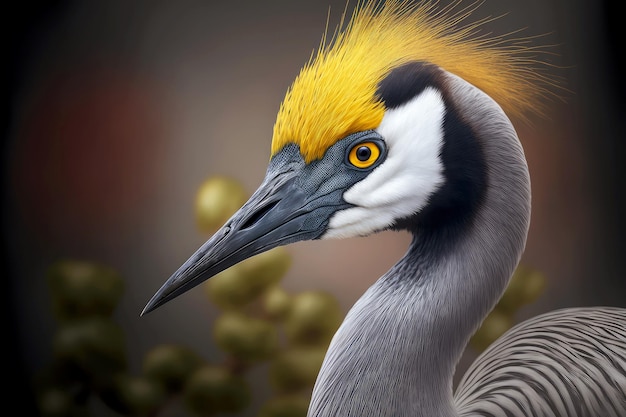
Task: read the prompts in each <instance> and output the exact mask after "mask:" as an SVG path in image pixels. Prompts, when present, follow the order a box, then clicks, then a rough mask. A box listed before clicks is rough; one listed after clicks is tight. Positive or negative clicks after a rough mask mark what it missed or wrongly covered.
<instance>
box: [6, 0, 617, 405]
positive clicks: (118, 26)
mask: <svg viewBox="0 0 626 417" xmlns="http://www.w3.org/2000/svg"><path fill="white" fill-rule="evenodd" d="M352 3H354V2H352ZM441 3H442V5H443V4H446V3H448V1H441ZM344 6H345V2H344V1H343V0H341V1H335V0H325V1H319V0H315V1H313V0H307V1H299V2H292V1H282V0H273V1H266V2H259V1H251V0H241V1H237V2H208V1H201V0H182V1H177V2H166V1H143V0H138V1H134V2H127V1H121V0H111V1H106V2H77V1H63V0H51V1H46V2H32V1H31V2H29V1H25V2H22V3H21V6H20V7H19V8H17V7H15V6H13V7H11V6H9V9H8V10H7V11H6V12H5V13H4V24H3V26H4V27H5V28H8V29H9V36H6V37H3V38H4V40H3V42H5V47H4V48H3V51H4V54H5V59H6V63H5V64H4V67H5V70H6V72H5V74H6V76H5V79H4V81H5V83H4V85H3V86H4V88H5V90H4V92H5V95H4V97H5V103H6V104H7V110H8V111H6V112H4V120H3V121H4V122H5V126H4V127H5V138H4V142H3V145H4V146H3V155H2V156H3V164H2V173H3V188H2V191H3V200H2V221H3V224H2V226H3V228H2V234H3V235H2V237H3V240H2V243H3V266H4V271H3V274H4V279H3V282H4V291H3V292H4V297H5V299H4V302H3V307H4V311H3V313H4V315H3V316H4V318H5V320H6V321H7V323H6V329H7V331H8V336H7V337H6V338H5V342H4V344H5V346H7V347H6V349H7V350H6V352H7V355H8V356H6V357H5V363H10V364H11V365H12V368H11V371H12V372H11V374H10V375H11V376H10V378H11V381H12V382H8V381H7V380H8V378H7V377H5V382H7V383H9V384H10V386H11V387H12V388H11V390H10V391H9V393H10V396H11V398H10V399H9V400H10V401H15V402H16V405H17V406H18V407H20V408H25V407H31V406H29V405H28V404H29V403H28V402H24V401H22V400H24V399H29V398H30V396H31V395H32V393H31V392H30V388H29V385H30V380H31V378H32V375H33V374H34V373H35V372H37V370H38V369H40V368H41V367H43V366H44V365H45V363H47V361H48V360H49V356H50V340H51V338H52V335H53V332H54V329H55V322H54V319H53V318H52V317H51V314H50V298H49V293H48V287H47V285H46V281H45V275H46V270H47V267H48V266H49V265H50V264H51V263H52V262H54V261H56V260H58V259H64V258H76V259H85V260H93V261H96V262H101V263H104V264H107V265H109V266H111V267H113V268H115V269H116V270H117V271H119V273H120V274H121V275H122V276H123V278H124V282H125V292H124V296H123V298H122V301H121V303H120V305H119V307H118V309H117V310H116V311H115V317H116V318H117V319H119V321H120V323H121V325H122V327H123V328H124V330H125V331H126V332H127V334H128V349H129V352H128V355H129V359H130V366H131V368H132V367H137V366H139V362H140V360H141V358H142V355H143V354H144V353H145V352H146V351H147V350H148V349H149V348H150V347H152V346H154V345H155V344H159V343H182V344H185V345H188V346H191V347H192V348H193V349H195V350H196V351H198V352H199V353H201V354H202V355H203V356H205V357H207V358H210V357H212V356H215V355H218V352H217V351H216V348H215V347H214V344H213V342H212V340H211V335H210V328H211V322H212V320H213V318H214V317H215V314H216V311H217V310H216V309H215V307H214V306H212V305H211V304H210V303H209V302H208V301H207V299H206V294H205V293H204V292H203V291H201V290H199V289H198V290H192V291H190V292H188V293H186V294H185V295H183V296H181V297H179V298H178V299H176V300H175V301H173V302H171V303H168V304H167V305H165V306H163V307H161V308H159V309H158V310H156V311H155V312H153V313H151V314H149V315H147V316H145V317H141V318H140V317H139V313H140V312H141V310H142V308H143V307H144V305H145V303H146V302H147V301H148V299H149V298H150V297H151V296H152V295H153V294H154V292H155V291H156V290H157V289H158V288H159V287H160V285H161V284H162V283H163V282H164V281H165V280H166V279H167V278H168V277H169V275H170V274H171V273H172V272H173V271H175V270H176V269H177V268H178V266H179V265H181V264H182V263H183V262H184V261H185V260H186V259H187V258H188V257H189V256H190V255H191V254H192V253H193V252H194V251H195V249H196V248H197V247H198V246H200V245H201V244H202V243H203V242H204V241H205V240H206V239H207V238H208V236H207V235H204V234H202V233H201V232H199V231H198V228H197V225H196V222H195V218H194V199H195V196H196V192H197V190H198V187H199V186H200V185H201V183H202V182H203V181H204V180H205V179H207V178H208V177H210V176H213V175H227V176H231V177H234V178H236V179H238V180H240V181H241V182H242V183H243V184H244V185H245V187H246V188H247V189H248V191H249V192H250V193H251V192H252V191H253V190H254V189H255V188H256V187H257V186H258V184H259V183H260V181H261V180H262V178H263V176H264V173H265V168H266V164H267V162H268V158H269V147H270V141H271V134H272V126H273V123H274V120H275V115H276V112H277V110H278V106H279V104H280V101H281V99H282V98H283V96H284V93H285V91H286V89H287V87H288V86H289V85H290V83H291V81H292V80H293V78H294V77H295V76H296V75H297V73H298V71H299V69H300V67H301V66H302V64H303V63H304V62H306V60H307V59H308V58H309V56H310V54H311V52H312V51H313V50H314V49H316V48H317V46H318V44H319V41H320V38H321V35H322V32H323V31H324V28H325V25H326V19H327V15H328V12H329V7H330V12H331V17H330V23H331V27H334V25H335V24H336V23H337V22H338V21H339V17H340V15H341V12H342V11H343V9H344ZM488 15H493V16H499V15H503V16H502V17H501V18H500V19H498V20H496V21H494V22H490V23H489V24H488V25H487V26H488V27H487V28H486V29H487V30H488V31H492V32H494V33H496V34H502V33H507V32H510V31H512V30H516V29H519V28H525V30H524V32H522V34H524V35H536V34H547V35H546V36H545V37H542V38H539V39H538V42H545V43H549V44H552V45H554V47H553V51H554V52H555V53H556V56H555V57H553V58H551V59H552V61H553V63H554V64H555V65H556V67H555V69H554V71H555V74H556V75H558V76H560V77H563V79H564V85H565V87H566V88H567V89H568V90H570V91H571V93H567V94H565V95H564V100H554V101H552V102H550V103H549V110H548V112H547V114H546V117H544V118H538V119H536V120H533V122H532V124H521V123H517V122H516V125H517V127H518V130H519V134H520V137H521V140H522V142H523V144H524V147H525V149H526V153H527V158H528V162H529V166H530V171H531V177H532V181H533V213H532V215H533V219H532V226H531V229H530V235H529V240H528V245H527V250H526V253H525V255H524V258H523V263H524V264H526V265H529V266H531V267H532V268H536V269H538V270H540V271H542V272H543V273H544V274H545V276H546V278H547V280H548V283H547V287H546V290H545V293H544V295H542V296H541V298H540V299H539V300H538V301H537V302H536V303H534V304H533V305H531V306H528V307H527V308H525V309H524V310H523V311H522V312H521V313H520V317H519V318H520V319H523V318H525V317H529V316H532V315H535V314H539V313H541V312H544V311H547V310H552V309H555V308H560V307H566V306H578V305H618V306H625V307H626V295H625V294H626V279H624V277H623V270H624V266H625V258H626V257H625V256H624V255H625V253H624V235H625V233H626V227H625V222H624V215H623V214H624V213H625V211H624V209H625V207H624V194H625V190H626V187H625V185H626V184H625V181H624V178H625V176H624V173H623V169H622V166H623V164H624V163H625V162H626V152H625V144H624V142H625V139H626V137H625V129H624V124H623V121H624V116H625V115H624V104H623V97H624V93H625V92H626V91H624V90H625V89H624V81H623V74H624V68H623V61H620V60H619V59H618V58H620V57H623V55H624V52H625V50H624V43H623V40H621V39H623V29H622V27H623V26H622V25H621V22H618V21H617V19H618V16H619V14H618V13H617V10H616V8H615V7H614V5H613V4H612V3H609V2H602V1H596V0H576V1H571V0H524V1H519V0H515V1H513V0H506V1H503V0H500V1H487V2H485V4H484V5H483V6H481V7H480V9H479V10H478V11H476V17H477V18H480V17H483V16H488ZM618 24H619V25H618ZM459 59H462V57H459ZM407 243H408V236H407V235H404V234H401V233H391V232H389V233H382V234H380V235H377V236H373V237H368V238H361V239H351V240H348V241H326V242H307V243H299V244H295V245H293V246H291V247H289V251H290V253H291V254H292V256H293V265H292V267H291V269H290V270H289V272H288V274H287V276H286V277H285V280H284V285H285V287H287V288H289V289H292V290H294V291H297V290H301V289H323V290H327V291H329V292H331V293H333V294H335V295H336V296H337V297H338V299H339V300H340V302H341V305H342V307H343V308H344V310H345V311H347V310H348V309H349V307H350V306H351V305H352V304H353V303H354V301H356V299H357V298H358V297H359V296H360V295H361V294H362V292H363V291H364V290H365V289H366V288H367V287H368V286H369V285H371V284H372V283H373V282H374V280H375V279H376V278H377V277H378V276H379V275H381V274H382V273H383V272H385V271H386V270H387V269H388V268H389V267H390V266H391V265H392V264H393V263H394V262H395V261H396V260H397V259H398V258H399V257H400V256H401V255H402V254H403V253H404V251H405V249H406V245H407ZM466 364H467V361H464V362H463V363H462V364H461V367H460V370H461V371H462V369H463V368H464V367H465V366H466ZM31 404H32V403H31ZM27 412H34V409H26V410H25V412H24V413H23V414H26V413H27Z"/></svg>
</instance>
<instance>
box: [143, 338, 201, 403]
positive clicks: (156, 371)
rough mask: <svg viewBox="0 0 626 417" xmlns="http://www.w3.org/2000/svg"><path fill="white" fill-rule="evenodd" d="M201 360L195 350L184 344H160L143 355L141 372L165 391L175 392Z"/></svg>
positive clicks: (180, 387) (198, 365)
mask: <svg viewBox="0 0 626 417" xmlns="http://www.w3.org/2000/svg"><path fill="white" fill-rule="evenodd" d="M203 362H204V361H203V360H202V359H201V358H200V357H199V356H198V355H197V354H196V353H195V352H193V351H192V350H191V349H188V348H186V347H184V346H178V345H160V346H157V347H155V348H153V349H152V350H150V351H149V352H148V353H147V354H146V356H145V357H144V360H143V374H144V375H145V376H146V377H147V378H149V379H151V380H153V381H155V382H157V383H158V384H160V385H161V386H162V387H163V388H164V389H165V390H166V391H167V392H169V393H177V392H179V391H180V390H181V389H182V387H183V385H184V383H185V381H186V380H187V378H189V376H190V375H191V373H192V372H193V371H195V370H196V369H197V368H198V367H200V365H202V364H203Z"/></svg>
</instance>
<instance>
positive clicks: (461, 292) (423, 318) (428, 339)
mask: <svg viewBox="0 0 626 417" xmlns="http://www.w3.org/2000/svg"><path fill="white" fill-rule="evenodd" d="M445 88H446V89H447V90H448V93H449V97H450V98H451V100H453V102H454V104H455V106H456V108H457V109H458V110H459V111H460V113H462V114H463V116H464V119H465V120H466V122H467V123H468V124H469V125H470V126H471V127H472V129H473V130H474V131H475V133H476V135H477V137H478V139H479V140H480V142H481V145H482V149H483V152H484V156H485V163H486V166H487V170H488V171H487V187H486V192H485V196H484V199H483V203H482V204H481V205H480V207H479V208H478V209H477V210H478V211H477V213H476V214H475V218H474V221H473V222H472V224H471V226H469V227H468V228H467V229H465V230H464V232H463V234H462V236H457V237H456V239H455V243H454V247H453V249H452V250H447V251H444V252H442V253H433V247H435V245H432V243H429V244H427V243H426V242H424V241H423V240H422V239H421V238H420V236H419V235H416V236H415V237H414V239H413V242H412V244H411V246H410V247H409V250H408V252H407V253H406V255H405V256H404V257H403V258H402V259H401V260H400V261H399V262H398V263H397V264H396V265H395V266H394V267H393V268H392V269H391V270H390V271H389V272H387V273H386V274H385V275H384V276H382V277H381V278H380V279H379V280H378V281H377V282H376V283H375V284H374V285H373V286H372V287H371V288H369V290H368V291H367V292H366V293H365V294H364V295H363V296H362V297H361V298H360V299H359V300H358V301H357V302H356V303H355V305H354V306H353V308H352V309H351V310H350V312H349V313H348V315H347V317H346V319H345V321H344V323H343V324H342V326H341V327H340V329H339V330H338V331H337V334H336V335H335V337H334V339H333V341H332V342H331V345H330V347H329V350H328V354H327V356H326V359H325V361H324V364H323V365H322V369H321V371H320V373H319V376H318V380H317V382H316V385H315V388H314V390H313V396H312V400H311V406H310V409H309V416H311V417H313V416H315V417H322V416H324V417H329V416H341V417H349V416H359V417H360V416H381V417H382V416H389V417H391V416H393V417H404V416H410V417H451V416H456V415H457V413H456V410H455V407H454V399H453V392H452V381H453V376H454V370H455V367H456V365H457V363H458V361H459V359H460V357H461V355H462V354H463V351H464V350H465V348H466V346H467V343H468V340H469V338H470V337H471V336H472V334H473V333H474V332H475V331H476V329H477V328H478V327H479V325H480V323H481V322H482V320H483V319H484V317H485V316H486V315H487V314H488V313H489V311H490V310H491V309H492V308H493V306H494V305H495V303H496V302H497V300H498V299H499V297H500V296H501V294H502V292H503V291H504V289H505V287H506V285H507V283H508V280H509V279H510V277H511V274H512V273H513V270H514V269H515V267H516V265H517V263H518V261H519V259H520V256H521V254H522V251H523V249H524V245H525V242H526V235H527V232H528V225H529V220H530V181H529V177H528V169H527V166H526V162H525V158H524V154H523V150H522V147H521V145H520V143H519V141H518V139H517V135H516V133H515V130H514V128H513V126H512V125H511V123H510V121H509V120H508V118H507V117H506V115H505V114H504V112H503V111H502V110H501V109H500V107H499V106H498V105H497V104H496V103H495V102H493V100H492V99H491V98H489V97H488V96H486V95H485V94H484V93H482V92H481V91H480V90H478V89H476V88H475V87H473V86H472V85H470V84H468V83H467V82H465V81H463V80H461V79H460V78H458V77H456V76H454V75H451V74H448V73H446V77H445Z"/></svg>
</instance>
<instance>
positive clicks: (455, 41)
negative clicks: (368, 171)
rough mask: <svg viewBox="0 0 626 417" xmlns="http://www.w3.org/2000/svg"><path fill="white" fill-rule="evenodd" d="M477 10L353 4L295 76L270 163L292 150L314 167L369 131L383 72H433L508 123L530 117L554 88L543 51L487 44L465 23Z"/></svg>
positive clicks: (501, 39) (376, 118) (510, 43)
mask: <svg viewBox="0 0 626 417" xmlns="http://www.w3.org/2000/svg"><path fill="white" fill-rule="evenodd" d="M479 5H480V3H476V2H474V3H471V4H469V6H464V7H462V6H461V1H456V2H453V3H452V4H451V5H450V6H448V7H444V8H442V9H440V10H437V9H436V6H437V3H436V2H435V3H430V2H421V3H417V4H414V3H412V2H410V1H405V0H389V1H386V2H384V3H379V2H375V1H374V2H359V3H358V4H357V5H356V7H355V9H354V12H353V14H352V17H351V19H350V20H349V22H348V23H347V24H344V19H345V14H344V16H343V18H342V21H341V24H340V25H339V27H338V28H337V30H336V31H335V34H334V35H333V36H332V37H331V39H330V41H327V37H326V35H325V36H324V37H323V39H322V42H321V45H320V46H319V49H318V50H317V53H316V54H314V55H313V56H312V58H311V60H310V61H309V62H308V63H307V64H306V65H305V66H304V67H303V68H302V70H301V72H300V74H299V75H298V76H297V77H296V79H295V80H294V82H293V84H292V85H291V87H290V88H289V90H288V91H287V94H286V96H285V98H284V100H283V102H282V104H281V106H280V109H279V112H278V115H277V119H276V123H275V125H274V133H273V139H272V155H275V154H276V153H277V152H279V151H280V150H281V149H282V148H283V147H284V146H285V145H286V144H288V143H296V144H297V145H299V146H300V150H301V153H302V155H303V156H304V159H305V161H306V162H307V163H309V162H311V161H313V160H317V159H320V158H321V157H322V156H323V155H324V152H325V151H326V149H328V148H329V147H330V146H331V145H333V144H334V143H335V142H336V141H337V140H339V139H341V138H343V137H345V136H346V135H348V134H351V133H355V132H358V131H363V130H368V129H375V128H376V127H377V126H378V125H379V124H380V122H381V121H382V118H383V115H384V112H385V107H384V104H383V103H382V102H381V100H380V99H379V97H378V96H377V94H376V92H377V87H378V84H379V83H380V82H381V81H382V80H383V79H384V78H385V77H386V76H387V75H388V74H389V72H390V71H391V70H392V69H394V68H396V67H398V66H401V65H403V64H406V63H408V62H412V61H425V62H429V63H432V64H435V65H437V66H439V67H441V68H443V69H444V70H446V71H448V72H450V73H453V74H455V75H457V76H459V77H461V78H463V79H465V80H466V81H468V82H469V83H471V84H473V85H475V86H477V87H478V88H480V89H481V90H483V91H484V92H485V93H487V94H488V95H489V96H491V97H492V98H493V99H494V100H495V101H496V102H498V103H499V104H500V105H501V106H502V107H503V108H504V110H505V111H506V112H507V113H508V114H509V116H510V117H511V116H523V115H524V114H525V113H527V112H528V111H530V110H536V109H537V108H538V107H540V106H539V103H540V101H541V100H539V98H540V97H541V96H544V95H545V94H546V93H547V92H548V91H549V88H548V86H549V85H551V84H554V83H553V80H552V79H551V78H550V77H549V76H547V75H546V74H545V73H544V72H543V71H541V70H539V69H538V67H541V66H542V65H545V64H544V63H543V62H542V61H541V60H539V59H538V58H537V56H538V55H540V54H541V53H542V52H546V48H545V47H541V46H531V45H530V44H529V43H528V38H514V37H513V34H510V35H508V36H507V35H504V36H495V37H494V36H487V35H485V34H481V33H480V29H481V27H482V26H483V25H484V24H485V23H486V22H488V21H489V20H490V19H489V18H487V19H482V20H478V21H475V22H471V23H467V21H468V20H469V18H470V16H471V15H472V12H473V11H474V10H476V9H477V8H478V7H479Z"/></svg>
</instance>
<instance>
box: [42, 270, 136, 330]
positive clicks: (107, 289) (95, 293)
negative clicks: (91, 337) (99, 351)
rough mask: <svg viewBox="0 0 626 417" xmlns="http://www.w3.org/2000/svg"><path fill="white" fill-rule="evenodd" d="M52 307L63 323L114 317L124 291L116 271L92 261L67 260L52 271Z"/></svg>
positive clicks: (50, 280) (49, 281)
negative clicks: (82, 319)
mask: <svg viewBox="0 0 626 417" xmlns="http://www.w3.org/2000/svg"><path fill="white" fill-rule="evenodd" d="M48 285H49V287H50V291H51V293H52V307H53V311H54V313H55V315H56V317H57V318H58V319H59V320H72V319H76V318H84V317H88V316H104V317H108V316H110V315H111V313H112V312H113V310H114V309H115V307H116V306H117V304H118V302H119V300H120V297H121V296H122V293H123V290H124V282H123V281H122V278H121V277H120V276H119V275H118V274H117V272H115V271H114V270H113V269H111V268H108V267H106V266H103V265H99V264H96V263H92V262H84V261H75V260H64V261H59V262H57V263H55V264H53V265H52V266H51V267H50V268H49V270H48Z"/></svg>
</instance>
